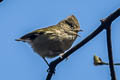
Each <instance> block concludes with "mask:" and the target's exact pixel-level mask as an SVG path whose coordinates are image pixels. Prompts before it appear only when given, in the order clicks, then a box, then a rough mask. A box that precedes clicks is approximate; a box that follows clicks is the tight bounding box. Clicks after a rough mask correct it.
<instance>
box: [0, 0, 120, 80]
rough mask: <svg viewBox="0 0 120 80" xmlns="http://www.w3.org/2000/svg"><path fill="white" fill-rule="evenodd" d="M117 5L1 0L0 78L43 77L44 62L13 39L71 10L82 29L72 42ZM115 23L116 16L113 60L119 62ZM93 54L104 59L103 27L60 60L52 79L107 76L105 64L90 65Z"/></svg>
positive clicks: (114, 1) (106, 79)
mask: <svg viewBox="0 0 120 80" xmlns="http://www.w3.org/2000/svg"><path fill="white" fill-rule="evenodd" d="M117 8H120V0H4V1H3V2H2V3H0V28H1V29H0V36H1V38H0V39H1V40H0V44H1V45H0V48H1V50H0V80H45V78H46V75H47V72H46V70H47V68H48V66H47V65H46V64H45V62H44V61H43V60H42V58H41V57H40V56H39V55H37V54H35V53H34V52H33V51H32V49H31V47H30V46H29V45H28V44H25V43H22V42H16V41H14V40H15V39H16V38H19V37H21V36H22V35H24V34H26V33H28V32H31V31H32V30H35V29H39V28H42V27H47V26H50V25H54V24H57V23H58V22H59V21H60V20H62V19H64V18H66V17H67V16H69V15H72V14H74V15H75V16H76V17H77V19H78V21H79V23H80V26H81V29H82V30H84V32H81V33H79V34H80V35H81V38H77V40H76V41H75V43H74V44H73V45H75V44H77V43H78V42H80V41H81V40H83V39H84V38H85V37H86V36H87V35H89V34H90V33H91V32H92V31H94V30H95V29H96V28H97V27H98V26H99V25H100V19H103V18H105V17H107V16H108V15H109V14H111V13H112V12H114V11H115V10H116V9H117ZM119 26H120V18H118V19H117V20H116V21H114V22H113V24H112V42H113V43H112V45H113V56H114V62H120V58H119V57H120V51H119V50H120V37H119V36H118V34H120V32H119V30H120V27H119ZM94 54H96V55H97V56H100V57H101V58H102V59H103V60H104V61H106V62H108V57H107V46H106V34H105V31H103V32H101V33H100V34H99V35H98V36H97V37H95V38H94V39H93V40H91V41H90V42H89V43H87V44H86V45H84V46H83V47H82V48H80V49H79V50H77V51H76V52H74V54H72V55H71V56H70V57H69V59H68V60H67V61H63V62H62V63H60V64H59V65H58V66H57V68H56V74H55V75H54V76H53V78H52V80H110V72H109V68H108V66H97V67H96V66H94V65H93V55H94ZM54 59H55V58H54ZM54 59H48V61H49V62H50V61H52V60H54ZM119 67H120V66H115V71H116V75H117V80H120V77H119V74H120V68H119Z"/></svg>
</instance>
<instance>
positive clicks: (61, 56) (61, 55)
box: [59, 53, 68, 60]
mask: <svg viewBox="0 0 120 80" xmlns="http://www.w3.org/2000/svg"><path fill="white" fill-rule="evenodd" d="M64 54H65V53H61V54H59V56H60V58H63V55H64ZM66 60H68V57H67V58H66Z"/></svg>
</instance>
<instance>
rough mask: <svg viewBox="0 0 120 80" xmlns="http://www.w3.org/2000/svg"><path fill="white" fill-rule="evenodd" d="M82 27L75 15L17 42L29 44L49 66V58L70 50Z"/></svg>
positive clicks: (38, 30)
mask: <svg viewBox="0 0 120 80" xmlns="http://www.w3.org/2000/svg"><path fill="white" fill-rule="evenodd" d="M79 31H82V30H80V25H79V22H78V20H77V19H76V17H75V16H74V15H71V16H68V17H67V18H66V19H64V20H62V21H60V22H59V23H58V24H56V25H53V26H49V27H46V28H41V29H37V30H35V31H33V32H30V33H28V34H26V35H24V36H22V37H21V38H20V39H16V41H22V42H27V43H29V44H30V45H31V46H32V48H33V50H34V51H35V52H36V53H38V54H39V55H40V56H41V57H42V58H43V59H44V60H45V62H46V63H47V65H48V66H49V64H48V62H47V60H46V59H45V58H46V57H47V58H53V57H56V56H58V55H61V54H63V53H64V52H65V51H66V50H68V49H69V48H70V47H71V46H72V44H73V42H74V41H75V39H76V38H77V36H78V32H79Z"/></svg>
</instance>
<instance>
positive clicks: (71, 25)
mask: <svg viewBox="0 0 120 80" xmlns="http://www.w3.org/2000/svg"><path fill="white" fill-rule="evenodd" d="M65 23H66V24H68V25H69V26H70V27H72V28H73V27H74V25H73V24H72V23H71V22H68V21H65Z"/></svg>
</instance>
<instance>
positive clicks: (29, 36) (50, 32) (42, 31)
mask: <svg viewBox="0 0 120 80" xmlns="http://www.w3.org/2000/svg"><path fill="white" fill-rule="evenodd" d="M51 27H54V26H50V27H48V28H42V29H37V30H35V31H33V32H30V33H28V34H26V35H24V36H22V37H21V38H20V39H16V41H25V40H34V39H35V38H36V37H38V36H41V35H44V36H49V35H50V36H51V35H55V33H54V31H53V29H52V28H51Z"/></svg>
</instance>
